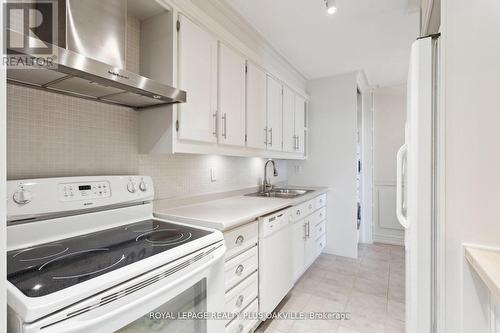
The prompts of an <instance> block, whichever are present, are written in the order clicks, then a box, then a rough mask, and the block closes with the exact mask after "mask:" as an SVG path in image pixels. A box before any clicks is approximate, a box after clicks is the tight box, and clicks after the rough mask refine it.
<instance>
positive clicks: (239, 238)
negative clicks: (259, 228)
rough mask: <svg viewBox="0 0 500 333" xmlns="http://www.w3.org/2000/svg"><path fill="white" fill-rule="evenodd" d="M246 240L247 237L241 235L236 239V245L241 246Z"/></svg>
mask: <svg viewBox="0 0 500 333" xmlns="http://www.w3.org/2000/svg"><path fill="white" fill-rule="evenodd" d="M244 240H245V237H243V236H242V235H239V236H238V238H236V242H235V243H236V245H241V244H243V241H244Z"/></svg>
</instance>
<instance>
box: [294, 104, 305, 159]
mask: <svg viewBox="0 0 500 333" xmlns="http://www.w3.org/2000/svg"><path fill="white" fill-rule="evenodd" d="M305 127H306V100H305V99H304V98H302V97H301V96H299V95H295V135H296V137H297V152H298V153H301V154H304V152H305V141H306V135H305V134H306V131H305V130H306V128H305Z"/></svg>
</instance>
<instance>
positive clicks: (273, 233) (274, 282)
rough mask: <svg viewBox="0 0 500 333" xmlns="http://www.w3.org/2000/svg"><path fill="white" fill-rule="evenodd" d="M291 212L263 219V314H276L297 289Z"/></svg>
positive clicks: (260, 237)
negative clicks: (273, 312)
mask: <svg viewBox="0 0 500 333" xmlns="http://www.w3.org/2000/svg"><path fill="white" fill-rule="evenodd" d="M291 224H292V214H291V209H285V210H281V211H279V212H276V213H273V214H270V215H267V216H263V217H261V218H259V298H260V312H263V313H267V312H271V311H273V310H274V309H275V308H276V306H277V305H278V304H279V302H281V300H282V299H283V298H284V297H285V296H286V294H287V293H288V292H289V291H290V289H292V287H293V260H292V251H293V250H292V229H291V227H292V226H291Z"/></svg>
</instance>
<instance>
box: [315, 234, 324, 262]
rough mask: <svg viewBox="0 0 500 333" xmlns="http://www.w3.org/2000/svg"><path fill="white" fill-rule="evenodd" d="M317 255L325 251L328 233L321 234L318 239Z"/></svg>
mask: <svg viewBox="0 0 500 333" xmlns="http://www.w3.org/2000/svg"><path fill="white" fill-rule="evenodd" d="M315 243H316V257H317V256H319V255H320V254H321V252H323V249H324V248H325V246H326V235H323V236H321V237H320V238H318V239H317V240H316V242H315Z"/></svg>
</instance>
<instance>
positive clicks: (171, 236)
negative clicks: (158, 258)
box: [135, 229, 193, 246]
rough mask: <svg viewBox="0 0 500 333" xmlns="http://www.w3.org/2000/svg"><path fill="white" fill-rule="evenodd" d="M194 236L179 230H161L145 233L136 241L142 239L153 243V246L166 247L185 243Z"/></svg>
mask: <svg viewBox="0 0 500 333" xmlns="http://www.w3.org/2000/svg"><path fill="white" fill-rule="evenodd" d="M192 236H193V235H192V234H191V233H190V232H187V233H186V234H185V233H183V232H182V231H179V230H177V229H159V230H153V231H148V232H145V233H143V234H141V235H139V236H137V238H136V239H135V240H136V241H137V242H138V241H140V240H141V239H144V240H146V242H148V243H151V244H152V246H166V245H174V244H180V243H184V242H186V241H187V240H189V239H190V238H191V237H192Z"/></svg>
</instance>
